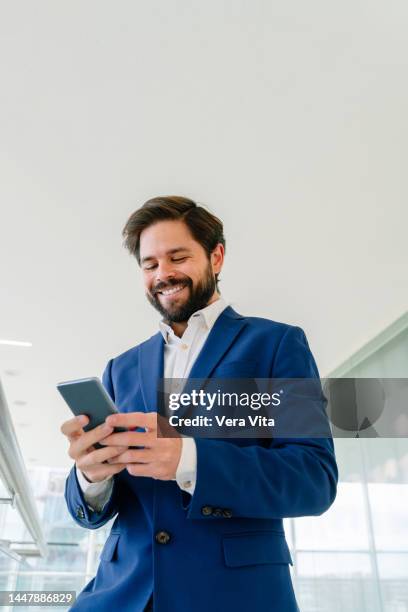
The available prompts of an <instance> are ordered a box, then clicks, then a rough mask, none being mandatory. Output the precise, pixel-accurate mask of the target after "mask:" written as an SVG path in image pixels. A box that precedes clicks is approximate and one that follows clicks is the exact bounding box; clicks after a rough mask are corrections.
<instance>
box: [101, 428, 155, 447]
mask: <svg viewBox="0 0 408 612" xmlns="http://www.w3.org/2000/svg"><path fill="white" fill-rule="evenodd" d="M155 441H156V442H157V436H156V435H155V434H152V433H146V432H143V431H124V432H120V433H113V434H111V435H110V436H107V437H106V438H105V439H104V440H103V441H102V442H101V444H103V445H104V446H105V445H106V446H147V447H151V446H152V445H153V444H154V442H155Z"/></svg>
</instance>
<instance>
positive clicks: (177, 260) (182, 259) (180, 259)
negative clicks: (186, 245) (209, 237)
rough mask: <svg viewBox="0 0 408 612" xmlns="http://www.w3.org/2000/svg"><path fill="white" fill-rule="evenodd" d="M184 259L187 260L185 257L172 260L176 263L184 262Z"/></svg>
mask: <svg viewBox="0 0 408 612" xmlns="http://www.w3.org/2000/svg"><path fill="white" fill-rule="evenodd" d="M185 259H187V257H180V258H179V259H173V261H175V262H176V263H178V262H179V261H184V260H185Z"/></svg>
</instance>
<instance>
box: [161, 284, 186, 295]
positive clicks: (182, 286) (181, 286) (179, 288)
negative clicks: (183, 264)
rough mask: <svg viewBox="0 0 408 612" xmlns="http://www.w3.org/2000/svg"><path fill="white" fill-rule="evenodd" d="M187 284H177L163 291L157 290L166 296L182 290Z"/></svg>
mask: <svg viewBox="0 0 408 612" xmlns="http://www.w3.org/2000/svg"><path fill="white" fill-rule="evenodd" d="M185 286H186V285H176V286H175V287H171V289H163V291H156V293H159V294H160V295H164V296H167V295H174V294H176V293H179V292H180V291H182V290H183V289H184V287H185Z"/></svg>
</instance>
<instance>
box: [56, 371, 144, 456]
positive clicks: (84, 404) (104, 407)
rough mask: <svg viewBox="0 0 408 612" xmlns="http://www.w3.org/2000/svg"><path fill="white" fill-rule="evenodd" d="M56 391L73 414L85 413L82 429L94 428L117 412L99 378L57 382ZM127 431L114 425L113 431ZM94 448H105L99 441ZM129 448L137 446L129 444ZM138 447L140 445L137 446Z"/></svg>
mask: <svg viewBox="0 0 408 612" xmlns="http://www.w3.org/2000/svg"><path fill="white" fill-rule="evenodd" d="M57 389H58V391H59V392H60V393H61V395H62V397H63V398H64V400H65V401H66V403H67V404H68V406H69V407H70V409H71V411H72V412H73V414H74V415H75V416H78V415H80V414H86V416H87V417H89V423H88V424H87V425H85V426H84V427H83V430H84V431H89V430H90V429H94V428H95V427H97V426H98V425H102V423H104V422H105V419H106V417H108V416H109V415H110V414H117V413H118V410H117V408H116V406H115V404H114V403H113V401H112V400H111V397H110V395H109V394H108V392H107V391H106V390H105V387H104V386H103V385H102V383H101V381H100V380H99V378H81V379H79V380H67V381H66V382H61V383H58V385H57ZM121 431H128V430H127V428H126V427H115V428H114V432H121ZM93 446H95V448H105V447H104V446H103V445H101V444H99V442H95V444H94V445H93ZM129 448H137V447H133V446H130V447H129ZM139 448H140V447H139Z"/></svg>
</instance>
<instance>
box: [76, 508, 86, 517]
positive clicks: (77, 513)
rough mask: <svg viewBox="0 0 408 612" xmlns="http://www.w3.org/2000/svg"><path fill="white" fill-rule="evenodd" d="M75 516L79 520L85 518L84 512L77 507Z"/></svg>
mask: <svg viewBox="0 0 408 612" xmlns="http://www.w3.org/2000/svg"><path fill="white" fill-rule="evenodd" d="M76 515H77V517H78V518H81V519H83V518H85V512H84V509H83V508H81V506H78V507H77V509H76Z"/></svg>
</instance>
